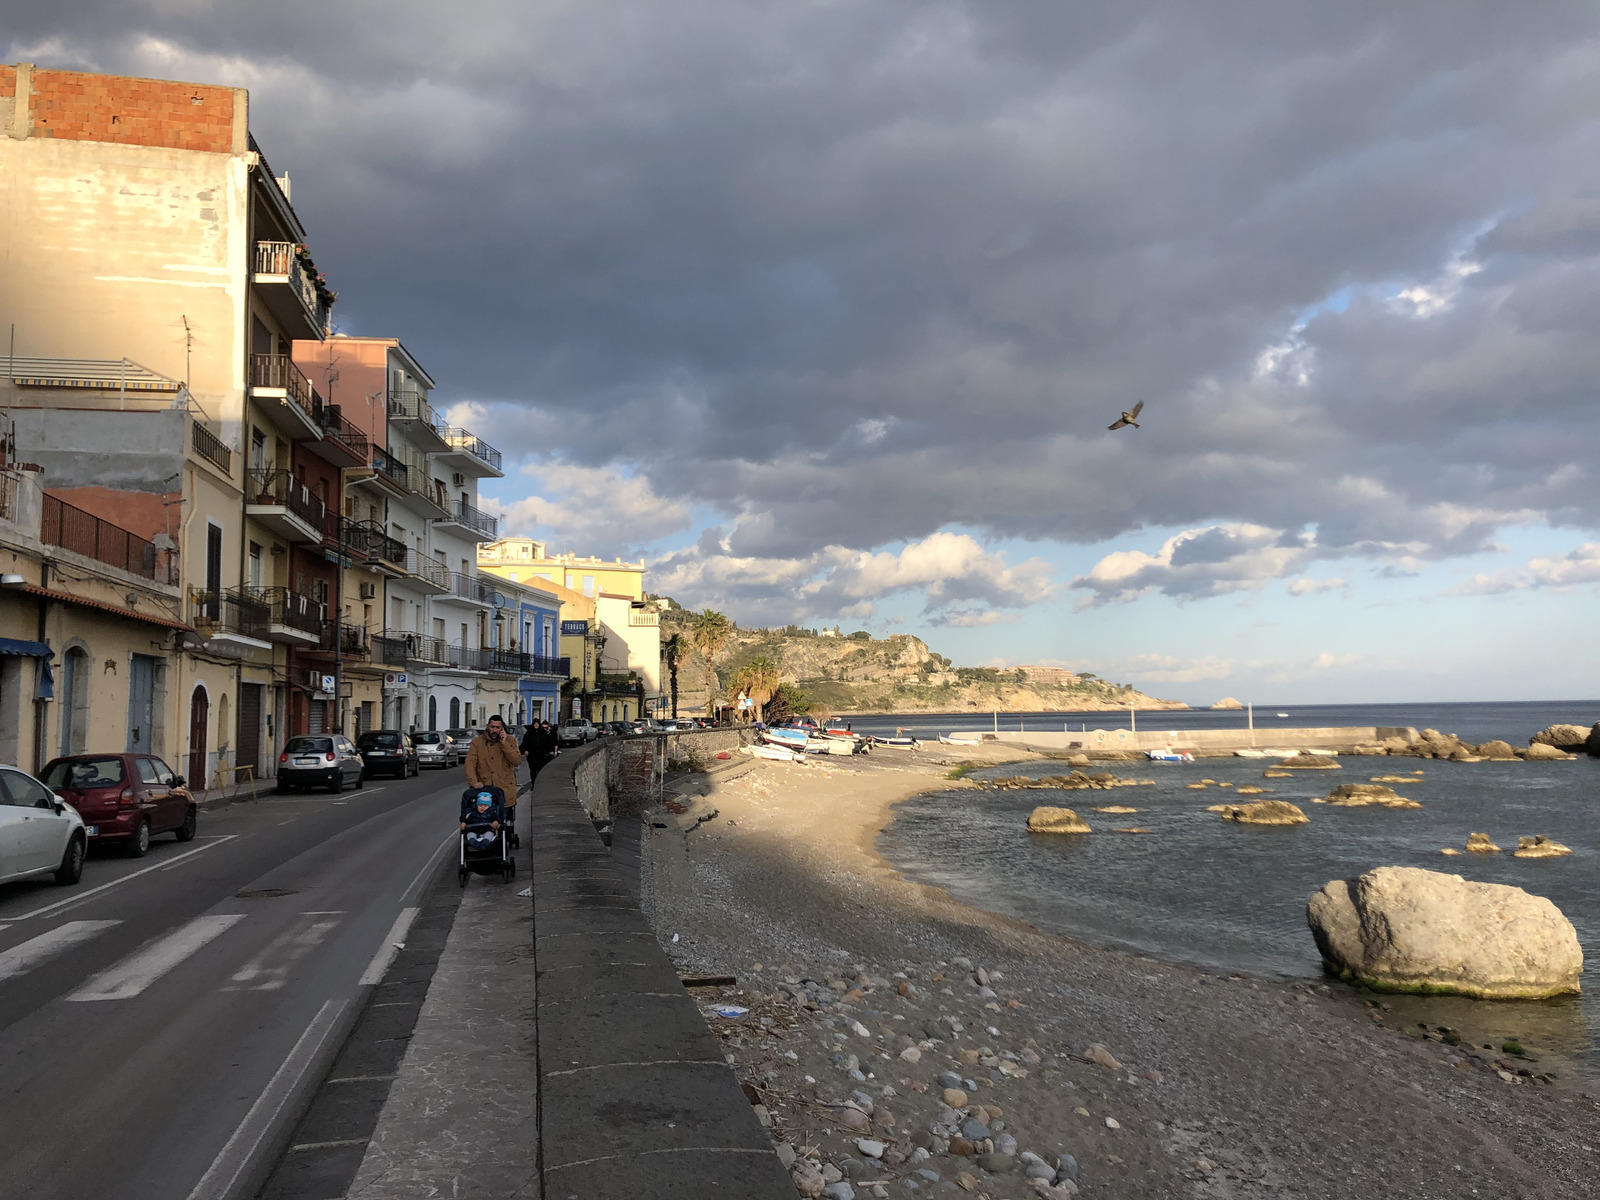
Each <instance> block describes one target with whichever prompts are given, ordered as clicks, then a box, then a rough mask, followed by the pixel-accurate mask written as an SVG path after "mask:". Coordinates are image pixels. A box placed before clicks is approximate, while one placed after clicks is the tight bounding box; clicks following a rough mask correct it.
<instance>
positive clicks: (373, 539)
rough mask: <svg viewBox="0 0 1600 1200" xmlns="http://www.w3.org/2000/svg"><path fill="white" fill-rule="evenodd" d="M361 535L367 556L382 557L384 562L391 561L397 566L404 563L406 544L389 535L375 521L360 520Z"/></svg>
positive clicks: (402, 565) (403, 565)
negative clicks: (364, 541) (364, 542)
mask: <svg viewBox="0 0 1600 1200" xmlns="http://www.w3.org/2000/svg"><path fill="white" fill-rule="evenodd" d="M359 527H360V529H361V530H362V536H363V537H364V538H365V539H366V544H367V551H366V553H367V557H368V558H378V559H382V560H383V561H384V562H386V563H393V564H394V565H395V566H397V567H401V568H404V567H405V565H406V544H405V543H404V542H402V541H401V540H400V539H399V538H395V537H390V536H389V535H388V533H386V532H385V531H384V528H383V526H382V525H379V524H378V523H377V522H376V521H362V522H361V523H360V526H359Z"/></svg>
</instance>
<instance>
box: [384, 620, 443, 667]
mask: <svg viewBox="0 0 1600 1200" xmlns="http://www.w3.org/2000/svg"><path fill="white" fill-rule="evenodd" d="M372 642H373V648H374V650H375V651H376V652H377V654H378V656H379V657H380V658H381V659H382V661H383V664H384V665H385V666H388V667H403V666H405V665H406V664H407V663H428V664H431V665H433V666H438V667H448V666H451V665H452V664H451V662H450V644H449V643H448V642H446V641H445V640H444V639H443V638H438V637H433V636H432V635H430V634H426V633H412V632H410V631H409V630H405V629H385V630H384V631H383V632H382V633H380V634H378V635H377V636H376V637H374V638H373V639H372Z"/></svg>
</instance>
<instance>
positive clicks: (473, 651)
mask: <svg viewBox="0 0 1600 1200" xmlns="http://www.w3.org/2000/svg"><path fill="white" fill-rule="evenodd" d="M449 652H450V665H451V666H452V667H454V668H455V669H456V670H458V671H478V672H482V673H484V674H487V673H488V672H490V671H492V670H494V656H495V653H496V652H495V651H493V650H489V649H484V648H482V647H478V648H473V647H469V646H451V647H449Z"/></svg>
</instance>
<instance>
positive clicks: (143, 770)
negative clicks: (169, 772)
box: [133, 758, 161, 783]
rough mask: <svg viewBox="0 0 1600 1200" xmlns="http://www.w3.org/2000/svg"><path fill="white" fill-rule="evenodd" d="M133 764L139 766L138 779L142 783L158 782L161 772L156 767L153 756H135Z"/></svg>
mask: <svg viewBox="0 0 1600 1200" xmlns="http://www.w3.org/2000/svg"><path fill="white" fill-rule="evenodd" d="M133 765H134V766H136V767H138V768H139V779H140V782H142V783H160V782H161V772H160V771H158V770H157V769H156V764H155V760H154V759H153V758H136V759H134V760H133Z"/></svg>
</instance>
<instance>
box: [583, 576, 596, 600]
mask: <svg viewBox="0 0 1600 1200" xmlns="http://www.w3.org/2000/svg"><path fill="white" fill-rule="evenodd" d="M583 594H584V595H585V596H592V595H594V576H593V575H585V576H584V577H583Z"/></svg>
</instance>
